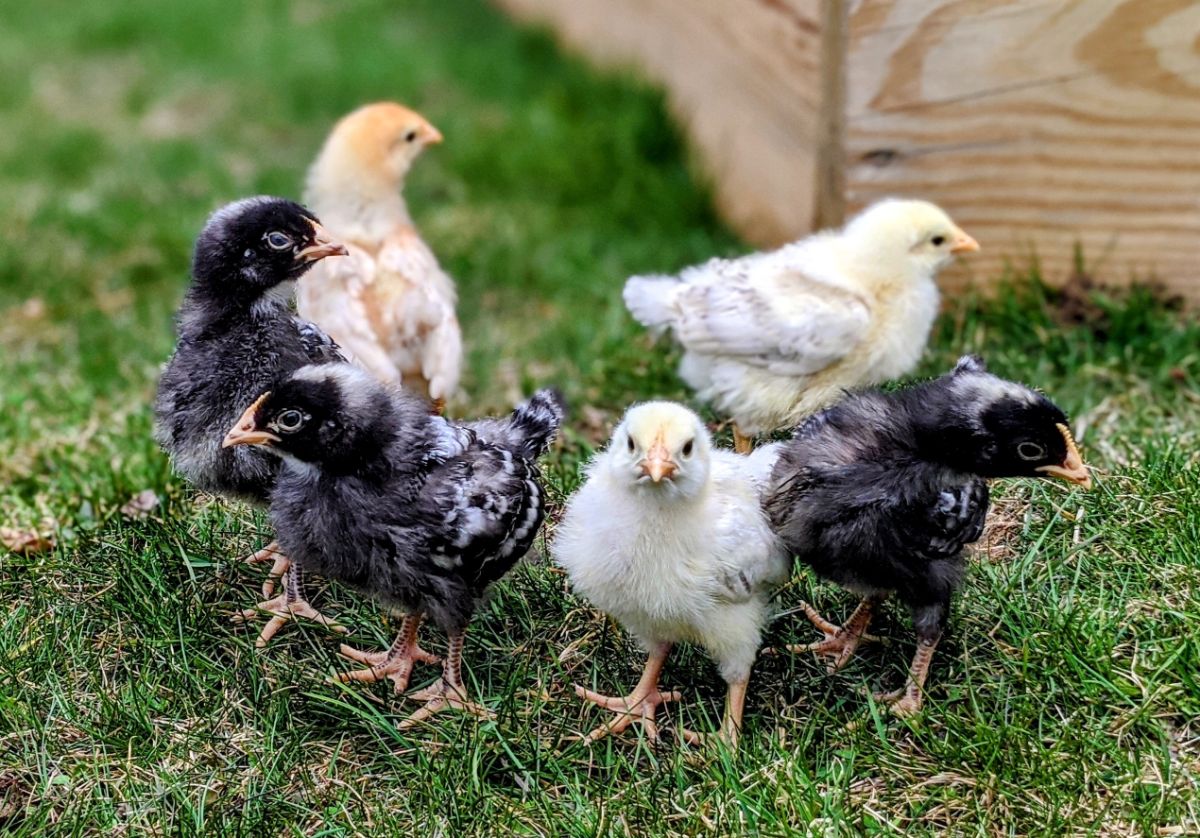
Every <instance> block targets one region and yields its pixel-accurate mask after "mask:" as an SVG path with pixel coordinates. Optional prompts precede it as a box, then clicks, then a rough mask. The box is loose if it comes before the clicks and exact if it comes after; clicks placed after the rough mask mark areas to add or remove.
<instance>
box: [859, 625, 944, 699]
mask: <svg viewBox="0 0 1200 838" xmlns="http://www.w3.org/2000/svg"><path fill="white" fill-rule="evenodd" d="M937 644H938V638H936V637H933V638H922V639H921V640H919V641H918V642H917V651H916V654H914V655H913V659H912V665H911V666H910V667H909V669H908V680H907V681H906V682H905V683H904V686H903V687H901V688H900V689H898V690H894V691H893V692H890V693H876V695H875V700H876V701H879V702H882V703H883V704H885V705H886V706H887V708H888V712H890V713H891V714H892V715H893V716H896V717H897V718H901V719H907V718H910V717H912V716H915V715H917V714H918V713H920V712H921V705H922V703H923V695H924V690H925V678H926V677H927V676H928V675H929V663H930V661H932V660H933V652H934V650H935V649H936V648H937Z"/></svg>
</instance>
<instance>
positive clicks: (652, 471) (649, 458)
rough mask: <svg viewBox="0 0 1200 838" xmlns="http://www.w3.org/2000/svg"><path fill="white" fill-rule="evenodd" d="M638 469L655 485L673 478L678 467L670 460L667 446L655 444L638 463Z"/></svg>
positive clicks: (659, 443)
mask: <svg viewBox="0 0 1200 838" xmlns="http://www.w3.org/2000/svg"><path fill="white" fill-rule="evenodd" d="M638 468H640V469H641V470H642V474H644V475H646V476H647V477H649V478H650V479H651V480H653V481H654V482H655V483H661V482H662V481H663V480H664V479H666V478H668V477H673V476H674V475H675V472H676V471H677V470H678V469H679V466H677V465H676V464H675V461H674V460H672V459H671V452H670V451H668V450H667V446H665V445H663V444H662V443H661V442H656V443H655V444H654V445H653V446H651V448H650V450H649V451H647V452H646V456H645V457H644V458H643V459H642V461H641V462H640V463H638Z"/></svg>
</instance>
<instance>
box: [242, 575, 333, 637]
mask: <svg viewBox="0 0 1200 838" xmlns="http://www.w3.org/2000/svg"><path fill="white" fill-rule="evenodd" d="M303 584H304V580H303V577H302V576H301V573H300V565H298V564H296V563H294V562H293V563H291V565H290V566H289V567H288V569H287V573H286V575H285V576H284V585H283V593H282V594H280V595H279V596H277V597H275V598H274V599H268V600H266V601H265V602H260V603H259V604H258V605H256V606H254V607H253V608H247V609H246V610H245V611H242V613H241V614H237V615H234V620H235V621H237V622H245V621H248V620H251V619H254V618H255V617H257V616H258V614H259V612H260V611H268V612H270V614H271V615H272V616H271V619H270V620H268V621H267V624H266V625H265V626H263V630H262V632H260V633H259V635H258V640H256V641H254V646H255V648H258V649H262V648H264V647H266V645H267V643H269V642H270V640H271V638H272V637H274V636H275V635H276V633H278V631H279V630H280V629H281V628H283V626H284V625H285V624H286V623H287V622H288V620H290V619H292V618H293V617H307V618H308V619H310V620H315V621H316V622H318V623H320V624H321V625H323V626H326V627H327V628H330V629H333V630H334V631H336V632H340V633H341V634H345V633H346V632H347V629H346V628H345V627H344V626H340V625H338V624H337V622H335V621H334V620H331V619H330V618H328V617H326V616H324V615H323V614H321V612H319V611H317V609H315V608H313V607H312V606H311V605H309V603H308V600H307V599H305V597H304V595H303V593H302V590H303Z"/></svg>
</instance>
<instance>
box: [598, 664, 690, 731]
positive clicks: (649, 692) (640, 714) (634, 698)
mask: <svg viewBox="0 0 1200 838" xmlns="http://www.w3.org/2000/svg"><path fill="white" fill-rule="evenodd" d="M670 651H671V644H670V643H660V644H658V645H657V646H655V647H654V648H653V649H652V650H651V651H650V654H649V656H648V657H647V658H646V667H645V669H643V670H642V677H641V680H639V681H638V683H637V686H636V687H634V688H633V692H631V693H630V694H629V695H627V696H625V697H623V698H619V697H614V696H607V695H601V694H600V693H597V692H592V691H591V690H585V689H584V688H583V687H580V686H576V687H575V695H577V696H579V697H580V698H581V699H583V700H584V701H590V702H591V703H592V704H599V705H600V706H601V707H603V708H605V709H607V710H612V711H613V712H614V713H616V714H617V718H616V719H614V720H613V721H611V722H609V723H607V724H603V725H600V727H598V728H596V729H595V730H593V731H592V732H591V733H589V734H587V735H586V736H584V737H583V741H585V742H595V741H597V740H599V739H603V738H604V737H605V736H608V735H609V734H610V733H620V732H621V731H623V730H625V729H626V728H627V727H629V726H630V725H632V724H633V723H635V722H637V723H638V724H640V725H641V726H642V727H643V728H644V729H645V731H646V736H647V737H649V738H650V739H651V740H657V739H658V724H657V723H656V722H655V721H654V717H655V715H656V714H657V712H658V706H659V705H660V704H664V703H666V702H668V701H679V699H680V697H681V694H680V693H679V692H677V691H673V692H662V691H661V690H659V688H658V676H659V675H660V674H661V673H662V668H663V664H664V663H666V660H667V654H668V653H669V652H670Z"/></svg>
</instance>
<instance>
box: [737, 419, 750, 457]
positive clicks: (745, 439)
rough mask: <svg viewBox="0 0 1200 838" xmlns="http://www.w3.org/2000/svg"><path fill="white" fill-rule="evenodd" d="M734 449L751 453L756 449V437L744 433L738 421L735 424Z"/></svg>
mask: <svg viewBox="0 0 1200 838" xmlns="http://www.w3.org/2000/svg"><path fill="white" fill-rule="evenodd" d="M733 450H734V451H736V452H737V453H738V454H749V453H750V452H751V451H753V450H754V437H752V436H746V435H745V434H743V433H742V429H741V428H739V427H738V426H737V423H736V422H735V423H734V424H733Z"/></svg>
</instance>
